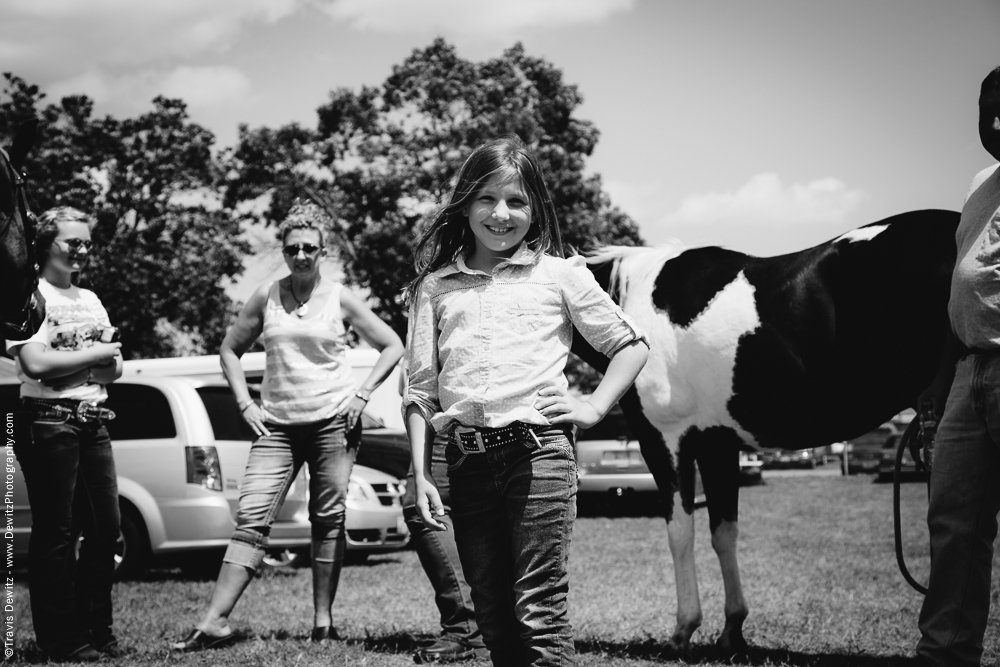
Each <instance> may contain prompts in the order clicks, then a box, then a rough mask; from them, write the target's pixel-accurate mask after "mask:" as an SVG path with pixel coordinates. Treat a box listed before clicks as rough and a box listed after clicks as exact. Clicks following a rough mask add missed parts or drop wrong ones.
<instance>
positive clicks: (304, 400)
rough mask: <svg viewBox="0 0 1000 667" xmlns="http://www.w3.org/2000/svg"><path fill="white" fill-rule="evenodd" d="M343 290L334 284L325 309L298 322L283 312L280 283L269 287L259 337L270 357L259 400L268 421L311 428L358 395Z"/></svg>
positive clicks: (297, 318) (295, 317) (267, 358)
mask: <svg viewBox="0 0 1000 667" xmlns="http://www.w3.org/2000/svg"><path fill="white" fill-rule="evenodd" d="M341 289H343V285H342V284H340V283H334V284H333V289H332V290H330V294H329V295H328V297H327V300H326V304H324V305H323V309H322V310H321V311H320V312H319V313H318V314H317V315H315V316H313V317H308V318H300V317H298V316H297V315H294V314H291V313H287V312H285V309H284V307H283V306H282V305H281V296H280V294H279V291H278V283H277V281H275V282H273V283H271V287H270V289H268V294H267V305H266V307H265V308H264V328H263V331H262V333H261V340H262V342H263V343H264V353H265V359H266V366H265V368H264V385H263V388H262V390H261V398H262V399H263V403H264V412H265V415H266V417H267V419H268V420H269V421H271V422H274V423H277V424H308V423H310V422H317V421H320V420H323V419H327V418H329V417H331V416H333V412H334V410H335V409H336V407H337V405H339V404H340V402H341V401H342V400H343V399H344V398H346V397H347V396H350V395H351V394H353V393H354V391H355V386H354V385H355V382H354V378H353V374H352V372H351V367H350V366H349V365H348V364H347V341H346V330H345V329H344V322H343V318H342V317H341V313H340V291H341Z"/></svg>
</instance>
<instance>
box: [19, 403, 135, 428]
mask: <svg viewBox="0 0 1000 667" xmlns="http://www.w3.org/2000/svg"><path fill="white" fill-rule="evenodd" d="M21 403H22V405H24V406H25V407H26V408H44V409H46V410H52V411H54V412H57V413H60V414H68V415H69V416H70V417H76V420H77V421H78V422H80V423H81V424H86V423H87V422H91V421H101V420H108V421H110V420H112V419H114V418H115V413H114V411H113V410H108V409H107V408H102V407H101V404H100V403H98V402H96V401H77V400H74V399H71V398H34V397H31V396H25V397H23V398H22V399H21Z"/></svg>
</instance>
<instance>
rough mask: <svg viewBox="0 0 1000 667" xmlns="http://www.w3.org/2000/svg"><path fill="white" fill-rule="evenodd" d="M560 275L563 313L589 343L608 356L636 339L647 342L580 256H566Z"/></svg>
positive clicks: (644, 336)
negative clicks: (564, 267) (565, 311)
mask: <svg viewBox="0 0 1000 667" xmlns="http://www.w3.org/2000/svg"><path fill="white" fill-rule="evenodd" d="M561 278H562V280H561V281H560V284H561V287H562V291H563V298H564V303H565V304H566V308H567V311H568V313H567V314H568V315H569V318H570V320H571V321H572V322H573V326H575V327H576V329H577V331H579V332H580V334H581V335H582V336H583V337H584V338H585V339H586V341H587V342H588V343H590V345H591V347H593V348H594V349H595V350H597V351H598V352H600V353H602V354H603V355H605V356H606V357H608V358H611V357H613V356H614V355H615V354H616V353H617V352H618V351H619V350H620V349H622V348H623V347H625V346H626V345H628V344H629V343H632V342H634V341H637V340H641V341H642V342H643V343H645V344H646V346H647V347H648V346H649V341H648V340H647V339H646V334H644V333H643V332H642V331H641V330H640V329H639V327H637V326H636V325H635V323H634V322H633V321H632V319H631V318H630V317H629V316H628V315H626V314H625V313H624V311H622V309H621V308H620V307H619V306H618V304H616V303H615V302H614V301H613V300H612V299H611V297H610V296H609V295H608V293H607V292H605V291H604V290H603V289H601V286H600V284H598V282H597V280H596V279H595V278H594V274H593V273H592V272H591V271H590V269H588V268H587V265H586V262H585V260H584V258H583V257H573V258H571V259H569V260H567V262H566V270H565V271H564V273H563V275H562V276H561Z"/></svg>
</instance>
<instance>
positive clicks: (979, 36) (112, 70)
mask: <svg viewBox="0 0 1000 667" xmlns="http://www.w3.org/2000/svg"><path fill="white" fill-rule="evenodd" d="M0 17H2V21H0V69H2V70H3V71H11V72H14V73H15V74H17V75H19V76H22V77H24V78H25V79H27V80H28V81H29V82H31V83H36V84H38V85H39V86H40V87H41V88H42V90H43V91H45V92H46V93H47V94H48V96H49V98H50V99H53V100H55V99H58V98H59V97H61V96H62V95H66V94H75V93H85V94H87V95H89V96H90V97H92V98H93V99H94V100H95V101H96V102H97V111H98V112H99V113H110V114H113V115H115V116H119V117H125V116H131V115H136V114H139V113H142V112H143V111H145V110H146V109H148V108H149V107H150V100H151V99H152V98H153V97H154V96H155V95H157V94H164V95H167V96H173V97H181V98H182V99H184V100H185V101H186V102H187V103H188V105H189V110H190V113H191V116H192V117H193V119H194V120H195V121H196V122H198V123H200V124H202V125H204V126H206V127H207V128H209V129H210V130H212V131H213V132H214V133H215V135H216V137H217V140H218V143H219V144H220V145H226V144H229V143H231V142H232V141H233V140H234V139H235V136H236V128H237V124H238V123H247V124H249V125H251V126H259V125H269V126H277V125H280V124H283V123H287V122H290V121H298V122H300V123H303V124H307V125H310V126H315V122H316V116H315V110H316V108H317V107H318V106H319V105H320V104H322V103H323V102H324V100H325V99H326V96H327V94H328V93H329V91H331V90H333V89H335V88H338V87H349V88H355V89H356V88H358V87H359V86H361V85H362V84H369V85H374V84H379V83H381V82H382V81H383V80H384V79H385V78H386V76H387V75H388V74H389V73H390V71H391V68H392V66H393V65H394V64H397V63H399V62H401V61H402V60H403V58H405V57H406V56H407V55H408V54H409V53H410V52H411V51H412V50H413V49H416V48H423V47H425V46H427V45H428V44H430V42H431V41H432V40H433V39H434V38H435V37H436V36H443V37H445V38H446V39H447V40H448V41H449V42H451V43H453V44H455V46H456V47H457V49H458V51H459V53H460V55H462V56H463V57H465V58H468V59H472V60H484V59H487V58H491V57H495V56H497V55H499V54H500V53H501V52H502V51H503V50H504V49H505V48H508V47H510V46H511V45H512V44H514V43H515V42H517V41H520V42H522V43H523V44H524V47H525V49H526V50H527V52H528V53H529V54H531V55H535V56H541V57H544V58H546V59H548V60H549V61H550V62H552V63H553V64H555V65H556V66H557V67H559V68H560V69H561V70H562V71H563V73H564V76H565V80H566V81H567V82H569V83H573V84H575V85H577V86H578V87H579V89H580V91H581V93H582V94H583V97H584V104H583V105H582V106H581V107H580V108H579V110H578V115H579V116H580V117H581V118H585V119H588V120H590V121H593V122H594V123H595V124H596V126H597V127H598V129H599V130H600V131H601V140H600V143H599V144H598V147H597V149H596V151H595V153H594V155H593V156H592V157H591V159H590V160H589V162H588V169H589V170H590V171H592V172H595V173H598V174H600V175H601V176H602V178H603V179H604V183H605V189H606V190H607V191H608V193H609V194H610V196H611V199H612V202H613V203H614V204H616V205H618V206H619V207H621V208H622V209H624V210H625V211H626V212H628V213H629V214H630V215H631V216H632V217H633V218H634V219H635V220H636V221H637V222H638V223H639V226H640V229H641V231H642V234H643V236H644V237H645V238H646V239H647V241H648V242H650V243H656V242H657V241H661V240H664V239H666V238H668V237H674V238H677V239H680V240H681V241H682V242H683V243H685V244H686V245H689V246H699V245H723V246H726V247H729V248H733V249H736V250H742V251H744V252H749V253H753V254H758V255H773V254H779V253H784V252H791V251H794V250H797V249H800V248H805V247H808V246H811V245H814V244H816V243H820V242H822V241H824V240H827V239H829V238H833V237H835V236H837V235H839V234H840V233H842V232H844V231H846V230H849V229H852V228H854V227H857V226H860V225H863V224H866V223H868V222H872V221H875V220H878V219H881V218H883V217H886V216H889V215H893V214H895V213H900V212H902V211H906V210H911V209H917V208H950V209H957V208H959V207H960V206H961V203H962V198H963V196H964V194H965V191H966V189H967V187H968V184H969V182H970V180H971V178H972V176H973V175H974V174H975V172H977V171H978V170H980V169H982V168H983V167H985V166H987V165H988V164H989V163H990V162H991V158H990V157H989V155H988V154H987V153H986V152H985V151H984V150H983V149H982V147H981V146H980V145H979V140H978V135H977V133H976V98H977V96H978V91H979V84H980V81H981V80H982V78H983V77H984V76H985V75H986V73H987V72H988V71H989V70H990V69H992V68H993V67H995V66H997V65H1000V40H998V39H997V37H996V36H997V34H998V33H1000V3H998V2H996V0H877V1H875V2H872V1H871V0H839V1H838V2H801V1H799V0H754V1H753V2H747V1H745V0H718V1H717V2H712V3H703V2H690V1H689V0H504V1H503V2H496V1H489V0H170V1H169V2H163V1H162V0H87V1H86V2H80V1H79V0H0Z"/></svg>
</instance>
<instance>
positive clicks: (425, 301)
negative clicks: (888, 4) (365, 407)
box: [403, 284, 441, 424]
mask: <svg viewBox="0 0 1000 667" xmlns="http://www.w3.org/2000/svg"><path fill="white" fill-rule="evenodd" d="M437 343H438V323H437V318H436V317H435V314H434V306H433V304H432V303H431V299H430V295H429V293H428V290H427V289H426V284H425V285H421V287H420V289H419V290H418V292H417V296H416V298H415V299H414V301H413V305H412V306H411V307H410V322H409V330H408V332H407V341H406V359H405V362H406V369H407V383H406V390H405V391H404V392H403V416H404V419H405V416H406V409H407V407H409V406H410V405H416V406H417V408H418V409H419V410H420V413H421V414H422V415H423V417H424V419H425V420H426V421H427V423H428V424H429V423H430V422H431V418H432V417H433V416H434V415H435V414H437V413H439V412H440V411H441V404H440V400H439V398H438V374H439V373H440V365H439V363H438V349H437Z"/></svg>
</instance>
